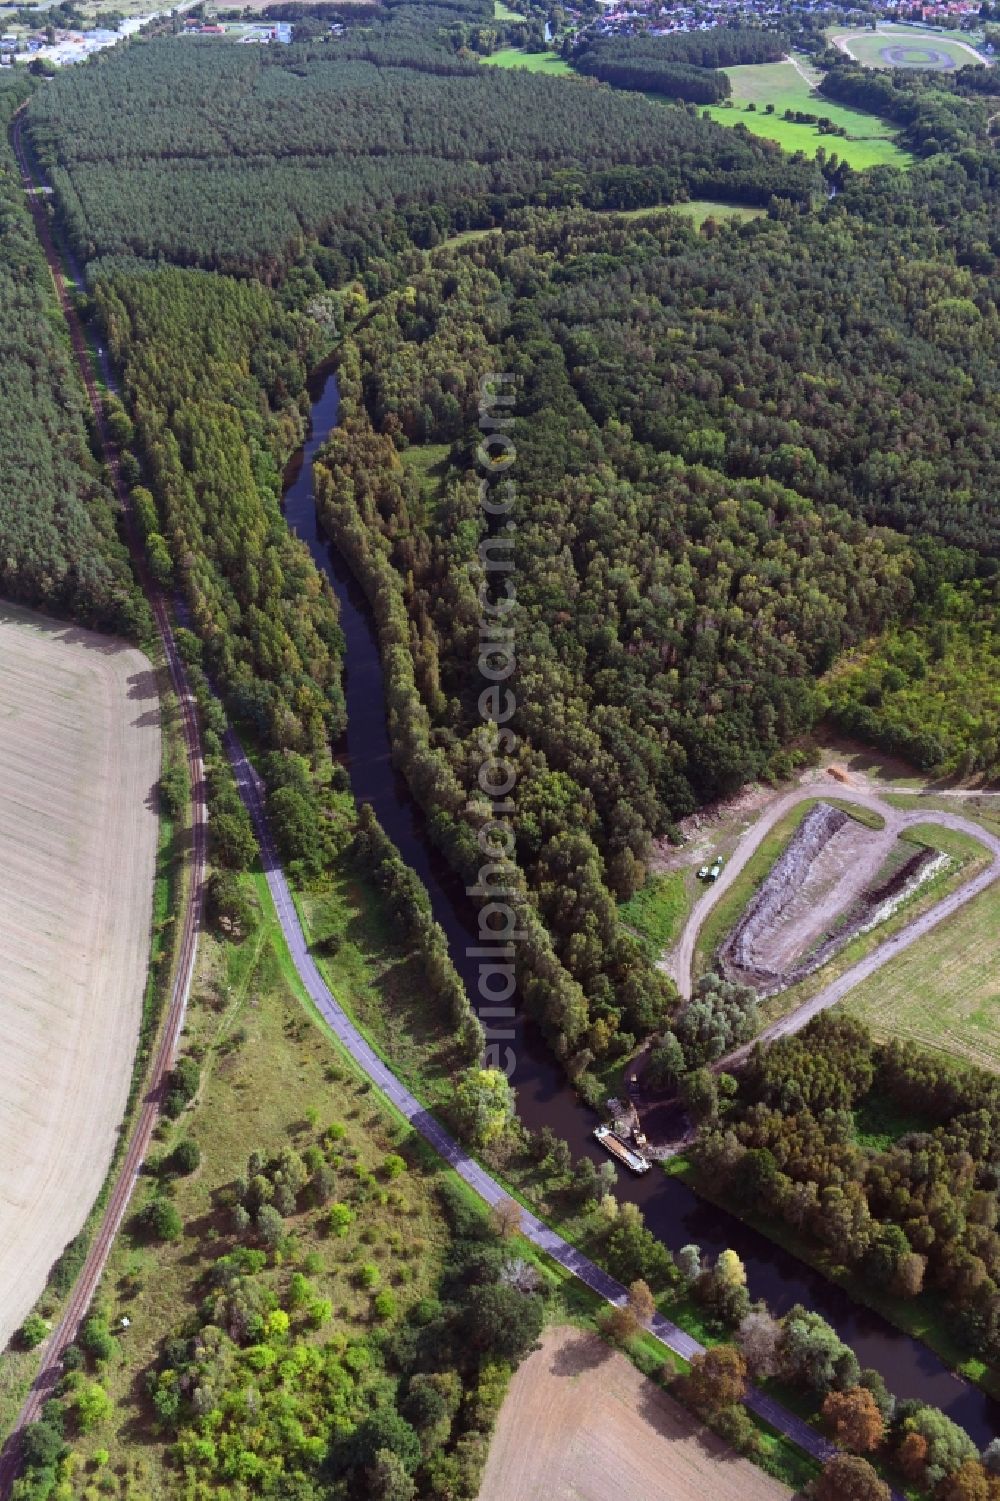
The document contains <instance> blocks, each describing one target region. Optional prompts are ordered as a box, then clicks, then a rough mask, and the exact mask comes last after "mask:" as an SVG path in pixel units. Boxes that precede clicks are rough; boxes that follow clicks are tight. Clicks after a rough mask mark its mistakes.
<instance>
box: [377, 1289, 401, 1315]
mask: <svg viewBox="0 0 1000 1501" xmlns="http://www.w3.org/2000/svg"><path fill="white" fill-rule="evenodd" d="M372 1308H373V1309H374V1310H375V1317H376V1318H379V1319H391V1318H395V1316H396V1298H395V1295H394V1294H393V1293H391V1292H390V1291H389V1289H388V1288H386V1289H385V1291H384V1292H380V1293H376V1295H375V1298H374V1301H373V1303H372Z"/></svg>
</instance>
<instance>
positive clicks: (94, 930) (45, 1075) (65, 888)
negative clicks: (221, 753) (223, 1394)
mask: <svg viewBox="0 0 1000 1501" xmlns="http://www.w3.org/2000/svg"><path fill="white" fill-rule="evenodd" d="M0 652H2V656H3V662H4V672H3V674H2V677H0V810H2V817H0V869H2V871H3V884H2V896H0V911H2V913H3V921H2V925H0V1015H2V1017H3V1019H4V1047H3V1049H2V1052H0V1286H2V1288H3V1296H2V1301H0V1347H2V1346H3V1345H5V1344H6V1343H7V1341H8V1339H9V1338H10V1336H11V1334H12V1333H13V1332H14V1330H15V1329H16V1328H17V1327H18V1326H19V1324H20V1323H21V1320H22V1319H23V1318H24V1316H25V1314H27V1312H28V1311H29V1309H30V1308H31V1306H32V1305H33V1304H34V1302H35V1301H36V1299H37V1298H38V1296H39V1294H40V1293H41V1291H42V1288H43V1287H44V1285H45V1282H46V1279H47V1277H48V1273H49V1270H50V1268H51V1266H52V1263H53V1262H54V1261H55V1260H56V1258H57V1257H58V1255H59V1254H60V1252H61V1251H62V1250H63V1248H64V1246H65V1245H66V1244H67V1242H68V1241H70V1240H71V1239H72V1238H73V1236H75V1235H76V1234H77V1232H78V1231H79V1230H80V1228H81V1226H82V1225H83V1223H84V1221H85V1220H86V1218H87V1216H88V1213H89V1212H90V1209H91V1206H92V1205H93V1203H94V1201H95V1200H96V1198H97V1196H98V1194H99V1193H100V1190H101V1188H102V1186H103V1183H104V1180H105V1176H106V1174H107V1170H108V1167H109V1165H110V1163H111V1159H112V1156H113V1153H114V1150H115V1145H116V1140H117V1135H118V1129H119V1126H120V1124H121V1121H122V1117H123V1114H124V1111H125V1108H126V1104H127V1101H128V1096H129V1087H130V1084H131V1078H132V1062H133V1057H134V1054H135V1049H136V1043H137V1040H138V1037H139V1029H140V1023H141V1019H142V1009H143V995H144V991H145V988H146V978H147V969H148V964H149V954H150V924H151V916H152V903H153V892H154V880H155V877H156V857H157V836H158V818H157V811H156V804H157V798H156V783H157V780H158V777H159V772H160V712H159V698H158V694H157V687H156V676H155V673H154V671H153V669H152V667H151V666H150V664H149V661H148V660H147V658H146V657H144V656H143V655H142V654H141V653H140V652H138V651H136V650H134V649H133V648H131V647H128V646H126V645H125V644H124V643H122V642H120V641H115V640H113V639H112V638H109V637H106V636H99V635H96V634H95V633H93V632H90V631H84V630H80V629H78V628H76V627H73V626H68V625H65V624H60V623H57V622H54V621H51V620H48V619H45V618H44V617H42V616H39V615H34V614H32V613H30V612H28V611H25V610H15V609H13V608H8V607H7V606H4V607H2V609H0Z"/></svg>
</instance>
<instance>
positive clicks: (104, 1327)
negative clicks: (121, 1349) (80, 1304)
mask: <svg viewBox="0 0 1000 1501" xmlns="http://www.w3.org/2000/svg"><path fill="white" fill-rule="evenodd" d="M78 1339H79V1342H80V1344H81V1345H82V1346H83V1348H84V1349H85V1350H86V1351H87V1354H88V1355H92V1356H93V1357H94V1359H95V1360H107V1359H108V1358H109V1356H110V1355H111V1354H112V1352H113V1351H114V1348H115V1342H114V1339H113V1338H112V1334H111V1330H110V1329H109V1328H108V1321H107V1319H106V1318H105V1316H104V1315H103V1314H100V1313H92V1314H91V1315H90V1316H89V1318H86V1319H85V1320H84V1322H83V1325H82V1327H81V1329H80V1333H79V1336H78Z"/></svg>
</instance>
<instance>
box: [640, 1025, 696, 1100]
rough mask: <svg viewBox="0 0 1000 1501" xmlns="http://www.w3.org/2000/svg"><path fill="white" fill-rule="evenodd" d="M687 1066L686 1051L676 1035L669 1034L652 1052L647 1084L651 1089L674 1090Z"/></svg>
mask: <svg viewBox="0 0 1000 1501" xmlns="http://www.w3.org/2000/svg"><path fill="white" fill-rule="evenodd" d="M686 1066H687V1065H686V1064H685V1061H684V1049H683V1048H682V1047H681V1045H680V1043H679V1042H678V1041H677V1038H676V1037H675V1035H674V1033H673V1032H667V1033H665V1035H664V1037H663V1039H662V1041H661V1042H659V1043H658V1044H657V1046H656V1047H655V1048H653V1049H652V1051H651V1052H650V1055H649V1063H648V1065H647V1067H646V1082H647V1084H648V1085H649V1087H650V1088H651V1089H673V1088H675V1087H676V1084H677V1081H678V1079H679V1078H680V1077H681V1074H683V1073H684V1070H685V1068H686Z"/></svg>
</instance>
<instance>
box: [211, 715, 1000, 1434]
mask: <svg viewBox="0 0 1000 1501" xmlns="http://www.w3.org/2000/svg"><path fill="white" fill-rule="evenodd" d="M226 750H227V753H228V755H229V758H230V761H231V763H232V767H233V771H234V774H235V777H236V782H237V786H238V787H239V790H240V796H241V797H242V798H243V801H244V804H245V805H246V808H247V811H248V812H249V814H250V817H251V819H252V821H253V826H254V830H255V832H256V834H257V838H258V840H259V843H260V850H261V861H262V864H263V868H264V873H265V875H266V877H267V884H268V889H269V890H270V893H271V898H272V900H273V902H274V907H275V911H276V913H277V916H278V921H279V922H280V924H281V929H282V933H283V935H284V938H285V942H286V944H287V945H288V952H289V954H290V956H291V959H292V963H293V964H294V965H295V968H296V971H297V972H298V975H299V979H300V980H301V982H302V984H303V986H304V987H305V990H306V993H307V994H308V996H309V998H310V1000H311V1001H312V1002H313V1004H314V1005H315V1006H316V1008H317V1010H318V1011H319V1013H320V1015H321V1016H322V1018H323V1020H324V1021H325V1022H326V1024H327V1026H329V1028H330V1030H331V1031H332V1032H333V1034H334V1036H335V1037H336V1038H337V1039H338V1041H339V1042H340V1043H341V1045H342V1046H343V1047H344V1048H345V1049H346V1050H347V1052H348V1053H349V1054H350V1056H351V1057H352V1058H353V1059H354V1060H355V1062H356V1063H358V1064H359V1065H360V1067H361V1068H362V1069H363V1070H364V1072H365V1073H366V1074H367V1075H368V1077H369V1078H370V1079H371V1081H372V1083H373V1084H375V1085H376V1087H377V1088H378V1089H379V1090H380V1091H381V1092H382V1094H383V1095H384V1096H385V1098H386V1099H387V1100H388V1101H389V1103H390V1104H391V1105H393V1106H394V1107H395V1109H396V1110H398V1111H399V1113H400V1114H401V1115H402V1116H404V1117H405V1119H406V1120H408V1121H409V1122H410V1124H411V1125H412V1126H413V1128H414V1129H415V1130H416V1131H419V1132H420V1134H421V1136H423V1138H424V1139H425V1141H427V1142H428V1143H429V1144H430V1145H431V1146H432V1147H433V1148H434V1150H435V1151H436V1152H437V1153H438V1155H439V1156H440V1157H441V1158H442V1159H443V1160H444V1161H445V1162H447V1163H448V1165H449V1166H450V1167H451V1168H453V1169H454V1171H455V1172H456V1173H458V1175H459V1176H460V1177H461V1178H462V1179H463V1180H464V1181H465V1182H466V1183H467V1184H468V1185H469V1187H470V1188H471V1189H473V1190H474V1192H475V1193H476V1194H478V1195H479V1197H480V1198H481V1199H482V1200H484V1202H485V1203H487V1204H489V1205H490V1206H491V1207H493V1206H495V1205H498V1204H501V1203H504V1202H506V1201H507V1199H508V1198H509V1195H508V1194H507V1192H506V1191H505V1190H504V1189H503V1188H501V1186H500V1184H499V1183H497V1182H496V1180H495V1179H494V1178H491V1177H490V1175H489V1173H487V1172H486V1171H485V1169H484V1168H482V1167H480V1165H479V1163H478V1162H476V1161H475V1160H474V1159H473V1158H471V1157H470V1156H469V1155H468V1154H467V1153H466V1152H465V1151H464V1150H463V1149H462V1148H461V1147H460V1146H459V1145H458V1143H457V1142H456V1141H455V1140H454V1138H453V1137H451V1136H450V1135H449V1134H448V1132H447V1131H445V1129H444V1127H443V1126H442V1125H441V1124H440V1123H439V1122H438V1121H437V1120H436V1119H435V1117H434V1116H433V1115H432V1114H431V1113H430V1111H429V1110H426V1109H425V1108H424V1106H423V1105H421V1103H420V1101H419V1100H418V1099H417V1098H416V1097H415V1096H414V1095H412V1094H411V1093H410V1092H409V1090H408V1089H406V1088H405V1087H404V1086H403V1085H402V1084H401V1083H400V1081H399V1080H398V1079H397V1078H396V1076H395V1074H394V1073H393V1072H392V1071H391V1069H389V1067H388V1066H387V1065H386V1064H385V1063H383V1061H382V1059H381V1058H380V1057H379V1055H378V1054H377V1053H376V1052H375V1050H374V1048H373V1047H371V1045H370V1044H369V1043H368V1042H367V1041H366V1040H365V1038H364V1037H363V1036H362V1035H361V1033H360V1032H359V1031H358V1029H357V1027H355V1025H354V1023H353V1022H352V1021H351V1020H350V1018H349V1017H348V1016H347V1014H346V1012H345V1011H343V1010H342V1008H341V1007H340V1005H339V1004H338V1003H337V1001H336V1000H335V998H334V996H333V994H332V992H331V991H330V989H329V987H328V986H327V984H326V982H325V980H324V979H323V977H322V975H321V974H320V972H319V970H318V969H317V967H316V964H315V962H314V960H313V958H312V955H311V954H310V952H309V946H308V944H307V942H306V939H305V934H304V933H303V931H302V926H301V923H300V921H299V916H298V912H297V911H296V907H295V901H294V899H293V897H292V893H291V890H290V889H289V886H288V882H287V880H286V878H285V874H284V871H283V869H282V866H281V862H280V860H279V857H278V854H277V851H276V849H275V846H274V842H273V840H272V838H271V835H270V831H269V829H268V826H267V819H266V815H265V813H264V806H263V800H262V795H261V782H260V779H259V777H258V776H257V774H256V772H255V771H254V770H253V768H252V767H251V765H250V762H249V761H248V759H247V756H246V753H245V752H244V750H243V748H242V746H241V745H240V743H239V741H238V740H237V738H236V736H235V735H234V734H233V733H232V731H230V732H229V733H228V734H227V736H226ZM998 847H1000V841H998ZM521 1228H522V1231H523V1233H524V1235H526V1236H527V1238H528V1239H529V1240H530V1241H531V1243H532V1244H533V1245H535V1246H537V1247H538V1248H539V1249H540V1250H542V1251H544V1252H546V1254H547V1255H549V1256H551V1257H552V1259H553V1260H554V1261H557V1262H558V1263H559V1264H560V1265H561V1266H563V1267H565V1268H566V1270H567V1271H569V1272H572V1273H573V1275H574V1276H575V1277H578V1278H579V1279H580V1281H581V1282H583V1283H585V1284H586V1286H588V1287H589V1288H591V1290H592V1291H593V1292H596V1293H597V1294H598V1296H599V1297H602V1298H604V1299H606V1300H607V1302H609V1303H615V1304H619V1305H620V1304H623V1303H624V1302H625V1301H626V1299H627V1297H628V1294H627V1292H626V1290H625V1288H624V1287H623V1286H622V1285H621V1283H620V1282H616V1281H615V1279H614V1278H613V1277H611V1276H609V1275H608V1273H607V1272H604V1271H602V1270H601V1268H600V1267H598V1266H595V1264H594V1263H593V1262H592V1261H591V1260H589V1258H588V1257H586V1256H584V1255H583V1253H582V1252H581V1251H578V1250H577V1249H576V1248H575V1247H574V1246H571V1245H570V1244H569V1242H568V1241H566V1240H564V1239H563V1237H562V1236H561V1235H559V1234H557V1232H556V1231H555V1230H552V1229H550V1228H549V1227H548V1226H547V1225H545V1224H543V1223H542V1221H541V1220H539V1219H538V1218H536V1216H535V1215H533V1214H531V1213H530V1212H529V1211H528V1210H524V1212H523V1215H522V1221H521ZM648 1327H649V1329H650V1332H651V1333H652V1334H654V1335H655V1336H656V1338H657V1339H658V1340H660V1342H661V1343H662V1344H664V1345H666V1347H667V1348H668V1349H669V1350H672V1351H673V1352H674V1353H675V1354H676V1355H680V1356H681V1358H682V1359H684V1360H690V1359H691V1358H692V1356H694V1355H698V1354H700V1353H701V1352H702V1351H703V1349H704V1346H703V1345H701V1344H700V1343H699V1342H698V1340H696V1339H694V1338H693V1337H692V1336H691V1335H690V1334H687V1333H685V1331H684V1330H683V1329H679V1328H678V1327H677V1325H676V1324H673V1323H671V1322H670V1320H669V1319H665V1318H664V1317H663V1316H662V1315H661V1314H655V1315H654V1317H653V1318H652V1319H651V1320H650V1323H649V1326H648ZM746 1405H747V1407H748V1408H749V1409H750V1410H751V1411H752V1412H754V1413H756V1414H757V1416H758V1417H760V1418H762V1419H763V1420H764V1421H765V1422H767V1423H769V1424H770V1425H771V1426H772V1427H773V1428H775V1429H776V1430H777V1431H778V1432H779V1433H783V1434H784V1435H785V1436H786V1437H787V1438H789V1439H791V1441H792V1442H793V1443H794V1444H797V1445H798V1447H799V1448H800V1449H802V1450H803V1451H804V1452H805V1453H807V1454H810V1455H812V1456H813V1457H814V1458H816V1459H819V1460H826V1459H828V1458H829V1457H830V1456H831V1455H832V1454H834V1453H835V1452H836V1451H835V1449H834V1446H833V1445H832V1444H830V1443H829V1442H828V1441H827V1440H826V1439H824V1438H822V1437H821V1435H820V1434H818V1433H816V1432H815V1430H814V1429H812V1428H811V1427H810V1426H809V1424H808V1423H806V1422H804V1421H803V1420H802V1419H801V1418H798V1417H796V1416H795V1414H794V1413H791V1412H789V1411H788V1410H787V1409H786V1408H784V1407H782V1405H781V1404H780V1403H779V1402H777V1401H775V1399H774V1398H773V1397H769V1396H766V1395H765V1394H764V1393H763V1392H760V1391H757V1390H756V1388H752V1389H751V1390H750V1391H749V1392H748V1394H747V1398H746Z"/></svg>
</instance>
